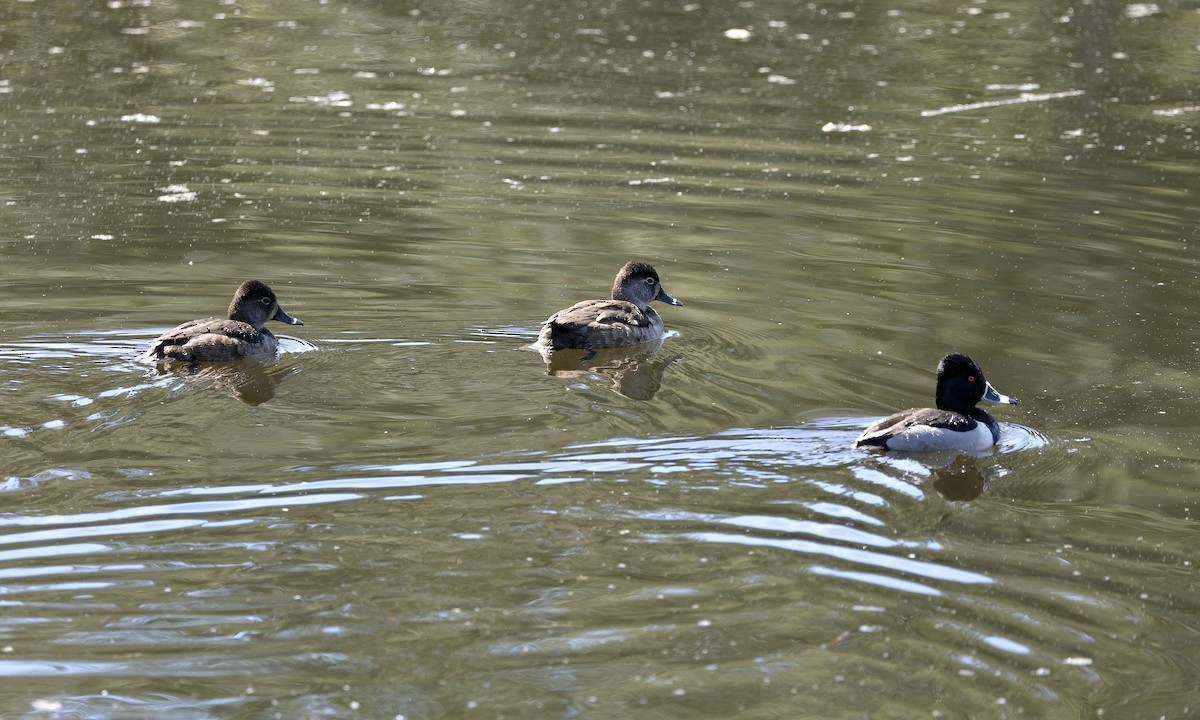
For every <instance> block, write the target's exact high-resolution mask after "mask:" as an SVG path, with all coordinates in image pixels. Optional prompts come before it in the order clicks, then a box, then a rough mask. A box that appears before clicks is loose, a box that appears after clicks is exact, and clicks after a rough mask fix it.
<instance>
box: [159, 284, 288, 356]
mask: <svg viewBox="0 0 1200 720" xmlns="http://www.w3.org/2000/svg"><path fill="white" fill-rule="evenodd" d="M268 320H278V321H280V322H285V323H287V324H288V325H303V324H304V323H303V322H301V321H300V320H299V319H297V318H294V317H292V316H291V315H288V314H287V313H286V312H284V311H283V308H281V307H279V301H277V300H276V299H275V293H273V292H272V291H271V288H269V287H267V284H266V283H264V282H262V281H261V280H247V281H246V282H244V283H242V284H241V286H239V287H238V289H237V293H236V294H234V296H233V302H231V303H229V317H228V318H227V319H222V318H203V319H201V320H192V321H191V322H185V323H184V324H182V325H180V326H179V327H177V328H174V329H173V330H168V331H167V332H165V333H163V334H162V335H160V336H159V337H158V338H157V339H156V340H155V341H154V342H153V343H151V344H150V349H149V350H147V351H146V352H145V354H144V355H142V356H141V359H142V360H144V361H148V362H165V361H167V360H178V361H181V362H219V361H223V360H237V359H240V358H246V357H264V356H268V355H274V354H275V351H276V350H277V349H278V348H279V341H278V340H276V339H275V336H274V335H273V334H271V331H270V330H268V329H267V328H266V327H264V326H265V325H266V324H267V321H268Z"/></svg>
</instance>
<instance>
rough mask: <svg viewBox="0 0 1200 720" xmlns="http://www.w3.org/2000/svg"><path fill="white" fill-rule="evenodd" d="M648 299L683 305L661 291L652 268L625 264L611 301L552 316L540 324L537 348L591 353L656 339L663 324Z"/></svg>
mask: <svg viewBox="0 0 1200 720" xmlns="http://www.w3.org/2000/svg"><path fill="white" fill-rule="evenodd" d="M651 300H661V301H663V302H665V303H667V304H668V305H682V304H683V303H682V302H680V301H679V300H676V299H675V298H673V297H671V296H670V295H668V294H667V292H666V291H665V290H663V288H662V283H661V282H659V280H658V273H657V272H655V271H654V268H652V267H650V266H649V265H647V264H646V263H644V262H628V263H625V266H624V267H622V268H621V272H619V273H617V279H616V281H614V282H613V288H612V299H610V300H584V301H583V302H581V303H576V304H574V305H572V306H571V307H569V308H567V309H566V310H559V311H558V312H556V313H554V314H553V315H551V316H550V317H549V319H547V320H546V322H544V323H542V331H541V333H540V334H539V336H538V341H537V347H538V348H540V349H543V350H560V349H562V348H584V349H587V350H594V349H599V348H612V347H624V346H626V345H637V344H638V343H644V342H648V341H650V340H657V339H659V338H660V337H662V333H663V321H662V318H661V317H659V315H658V313H656V312H654V308H652V307H650V301H651Z"/></svg>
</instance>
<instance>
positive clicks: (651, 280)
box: [646, 277, 654, 285]
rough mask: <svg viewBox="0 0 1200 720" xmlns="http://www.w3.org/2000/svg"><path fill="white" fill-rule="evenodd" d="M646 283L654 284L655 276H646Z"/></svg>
mask: <svg viewBox="0 0 1200 720" xmlns="http://www.w3.org/2000/svg"><path fill="white" fill-rule="evenodd" d="M646 284H647V285H653V284H654V278H652V277H648V278H646Z"/></svg>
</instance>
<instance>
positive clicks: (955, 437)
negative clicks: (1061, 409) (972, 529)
mask: <svg viewBox="0 0 1200 720" xmlns="http://www.w3.org/2000/svg"><path fill="white" fill-rule="evenodd" d="M937 378H938V380H937V390H936V393H935V399H936V403H937V407H936V408H912V409H910V410H904V411H902V412H898V413H895V414H893V415H889V416H887V417H885V418H883V419H882V420H879V421H877V422H875V423H872V424H871V426H870V427H868V428H867V429H866V430H864V431H863V432H862V434H861V435H859V436H858V439H857V440H855V441H854V446H855V447H857V448H863V447H878V448H883V449H885V450H900V451H906V452H932V451H939V450H942V451H944V450H961V451H965V452H975V451H980V450H986V449H988V448H990V447H992V446H993V445H995V444H996V443H997V442H999V441H1000V424H999V423H998V422H996V419H995V418H993V417H992V416H991V415H989V414H988V413H987V412H985V411H984V410H982V409H980V408H978V407H975V405H976V404H977V403H978V402H979V401H980V400H988V401H990V402H995V403H1001V404H1007V405H1016V404H1017V399H1016V398H1011V397H1008V396H1006V395H1001V394H1000V393H998V392H996V389H995V388H993V387H992V385H991V383H989V382H988V381H987V379H986V378H984V376H983V371H982V370H980V369H979V365H977V364H976V363H975V361H974V360H972V359H971V358H969V357H967V356H966V355H963V354H962V353H951V354H949V355H947V356H945V357H944V358H942V361H941V362H940V363H938V370H937Z"/></svg>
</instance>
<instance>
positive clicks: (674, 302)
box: [654, 287, 683, 305]
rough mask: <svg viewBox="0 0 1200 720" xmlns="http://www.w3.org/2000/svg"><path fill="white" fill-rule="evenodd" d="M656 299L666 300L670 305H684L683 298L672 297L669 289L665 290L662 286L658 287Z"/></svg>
mask: <svg viewBox="0 0 1200 720" xmlns="http://www.w3.org/2000/svg"><path fill="white" fill-rule="evenodd" d="M654 299H655V300H660V301H662V302H665V303H666V304H668V305H683V301H682V300H676V299H675V298H673V297H671V296H670V295H668V294H667V291H666V290H663V289H662V288H661V287H660V288H659V289H658V294H657V295H655V296H654Z"/></svg>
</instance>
